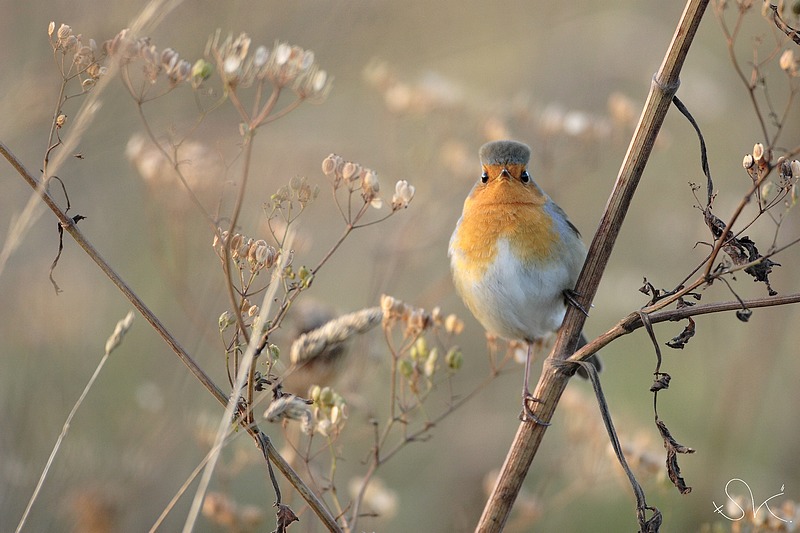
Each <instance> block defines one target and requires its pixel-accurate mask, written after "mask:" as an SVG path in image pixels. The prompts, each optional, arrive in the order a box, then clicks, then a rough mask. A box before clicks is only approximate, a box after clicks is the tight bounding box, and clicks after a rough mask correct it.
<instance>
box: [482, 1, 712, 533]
mask: <svg viewBox="0 0 800 533" xmlns="http://www.w3.org/2000/svg"><path fill="white" fill-rule="evenodd" d="M707 5H708V0H688V1H687V3H686V7H685V8H684V11H683V14H682V15H681V19H680V22H679V23H678V27H677V29H676V30H675V34H674V35H673V37H672V42H671V43H670V45H669V48H668V49H667V53H666V55H665V56H664V60H663V62H662V64H661V67H660V68H659V70H658V72H657V73H656V75H655V76H654V77H653V81H652V83H651V86H650V93H649V94H648V97H647V101H646V102H645V105H644V109H643V110H642V115H641V117H640V118H639V124H638V126H637V127H636V130H635V132H634V134H633V138H632V139H631V143H630V145H629V146H628V152H627V154H626V155H625V159H624V160H623V163H622V166H621V168H620V171H619V174H618V176H617V181H616V183H615V185H614V190H613V191H612V193H611V197H610V198H609V200H608V204H607V206H606V211H605V213H604V214H603V218H602V220H601V221H600V227H599V228H598V230H597V232H596V233H595V236H594V239H593V240H592V244H591V246H590V247H589V254H588V257H587V259H586V264H585V265H584V267H583V271H582V273H581V276H580V278H579V279H578V283H577V286H576V288H575V289H576V292H577V293H578V294H579V295H580V298H581V300H582V303H583V306H584V308H585V309H588V308H589V306H590V304H591V301H592V299H593V298H594V295H595V293H596V292H597V286H598V285H599V283H600V278H601V277H602V274H603V271H604V270H605V267H606V264H607V263H608V258H609V257H610V255H611V250H612V249H613V247H614V242H615V241H616V238H617V235H618V234H619V230H620V228H621V226H622V222H623V220H624V219H625V215H626V213H627V211H628V207H629V205H630V202H631V200H632V198H633V194H634V192H635V191H636V186H637V185H638V183H639V179H640V178H641V176H642V173H643V171H644V168H645V165H646V163H647V160H648V158H649V156H650V152H651V151H652V148H653V144H654V143H655V140H656V137H657V136H658V132H659V130H660V129H661V125H662V124H663V122H664V117H665V116H666V114H667V111H668V110H669V107H670V104H671V102H672V97H673V96H674V95H675V92H676V91H677V89H678V85H679V83H680V82H679V73H680V71H681V68H682V66H683V62H684V60H685V58H686V54H687V53H688V51H689V48H690V46H691V44H692V40H693V39H694V35H695V33H696V31H697V28H698V26H699V24H700V20H701V19H702V17H703V14H704V12H705V9H706V7H707ZM585 318H586V317H585V316H584V315H583V314H582V313H581V312H580V311H579V310H578V309H575V308H574V307H570V308H569V309H568V310H567V315H566V317H565V319H564V324H563V326H562V328H561V330H560V333H559V335H558V338H557V339H556V343H555V346H554V347H553V353H552V354H551V356H550V357H551V358H555V359H559V360H565V359H567V358H568V357H569V356H570V355H571V354H572V352H573V351H574V348H575V345H576V342H577V338H578V335H579V334H580V331H581V329H582V328H583V323H584V320H585ZM587 353H588V352H587ZM568 380H569V376H567V375H566V374H565V373H564V372H562V371H558V370H556V369H555V367H554V366H553V365H552V364H545V367H544V369H543V371H542V374H541V376H540V377H539V382H538V384H537V385H536V389H535V390H534V396H535V397H536V398H538V399H539V400H540V401H539V402H537V403H535V404H533V410H534V414H535V415H536V416H537V417H538V418H539V419H540V420H543V421H545V422H548V421H549V420H551V418H552V416H553V412H554V411H555V409H556V406H557V405H558V401H559V399H560V397H561V394H562V393H563V392H564V388H565V387H566V385H567V381H568ZM546 429H547V426H545V425H541V424H533V423H530V422H522V423H521V424H520V426H519V429H518V430H517V434H516V435H515V436H514V441H513V443H512V445H511V448H510V449H509V451H508V455H507V456H506V460H505V462H504V464H503V467H502V469H501V471H500V475H499V476H498V478H497V481H496V483H495V486H494V489H493V490H492V494H491V495H490V496H489V500H488V501H487V503H486V507H485V508H484V510H483V514H482V515H481V518H480V520H479V522H478V525H477V527H476V528H475V531H480V532H496V531H501V530H502V529H503V527H504V525H505V523H506V520H507V519H508V516H509V514H510V513H511V508H512V506H513V504H514V501H515V500H516V497H517V494H519V491H520V488H521V487H522V482H523V480H524V479H525V476H526V475H527V473H528V469H529V468H530V465H531V463H532V462H533V458H534V457H535V456H536V452H537V450H538V449H539V444H540V443H541V441H542V438H543V437H544V433H545V430H546Z"/></svg>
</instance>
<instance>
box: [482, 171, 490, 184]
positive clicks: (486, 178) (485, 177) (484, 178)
mask: <svg viewBox="0 0 800 533" xmlns="http://www.w3.org/2000/svg"><path fill="white" fill-rule="evenodd" d="M481 181H482V182H483V183H486V182H487V181H489V174H487V173H486V172H484V173H483V174H481Z"/></svg>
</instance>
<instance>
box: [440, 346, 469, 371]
mask: <svg viewBox="0 0 800 533" xmlns="http://www.w3.org/2000/svg"><path fill="white" fill-rule="evenodd" d="M444 362H445V363H446V364H447V368H449V369H450V370H458V369H460V368H461V365H463V364H464V355H463V354H462V353H461V348H459V347H458V346H453V347H452V348H450V349H449V350H447V355H445V356H444Z"/></svg>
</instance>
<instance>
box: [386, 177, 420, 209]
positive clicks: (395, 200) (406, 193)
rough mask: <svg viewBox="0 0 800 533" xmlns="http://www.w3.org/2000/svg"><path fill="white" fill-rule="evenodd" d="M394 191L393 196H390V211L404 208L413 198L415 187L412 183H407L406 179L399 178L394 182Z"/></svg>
mask: <svg viewBox="0 0 800 533" xmlns="http://www.w3.org/2000/svg"><path fill="white" fill-rule="evenodd" d="M394 191H395V192H394V196H392V211H397V210H398V209H401V208H402V209H405V208H406V207H408V204H409V203H411V200H412V199H413V198H414V193H415V192H416V188H415V187H414V186H413V185H409V184H408V181H406V180H400V181H398V182H397V183H396V184H395V187H394Z"/></svg>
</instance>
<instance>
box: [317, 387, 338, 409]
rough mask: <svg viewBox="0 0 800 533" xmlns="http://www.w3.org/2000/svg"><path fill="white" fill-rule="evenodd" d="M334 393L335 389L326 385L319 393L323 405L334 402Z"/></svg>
mask: <svg viewBox="0 0 800 533" xmlns="http://www.w3.org/2000/svg"><path fill="white" fill-rule="evenodd" d="M333 400H334V395H333V391H332V390H331V388H330V387H325V388H324V389H322V390H321V391H320V393H319V402H320V404H322V405H331V404H333Z"/></svg>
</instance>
